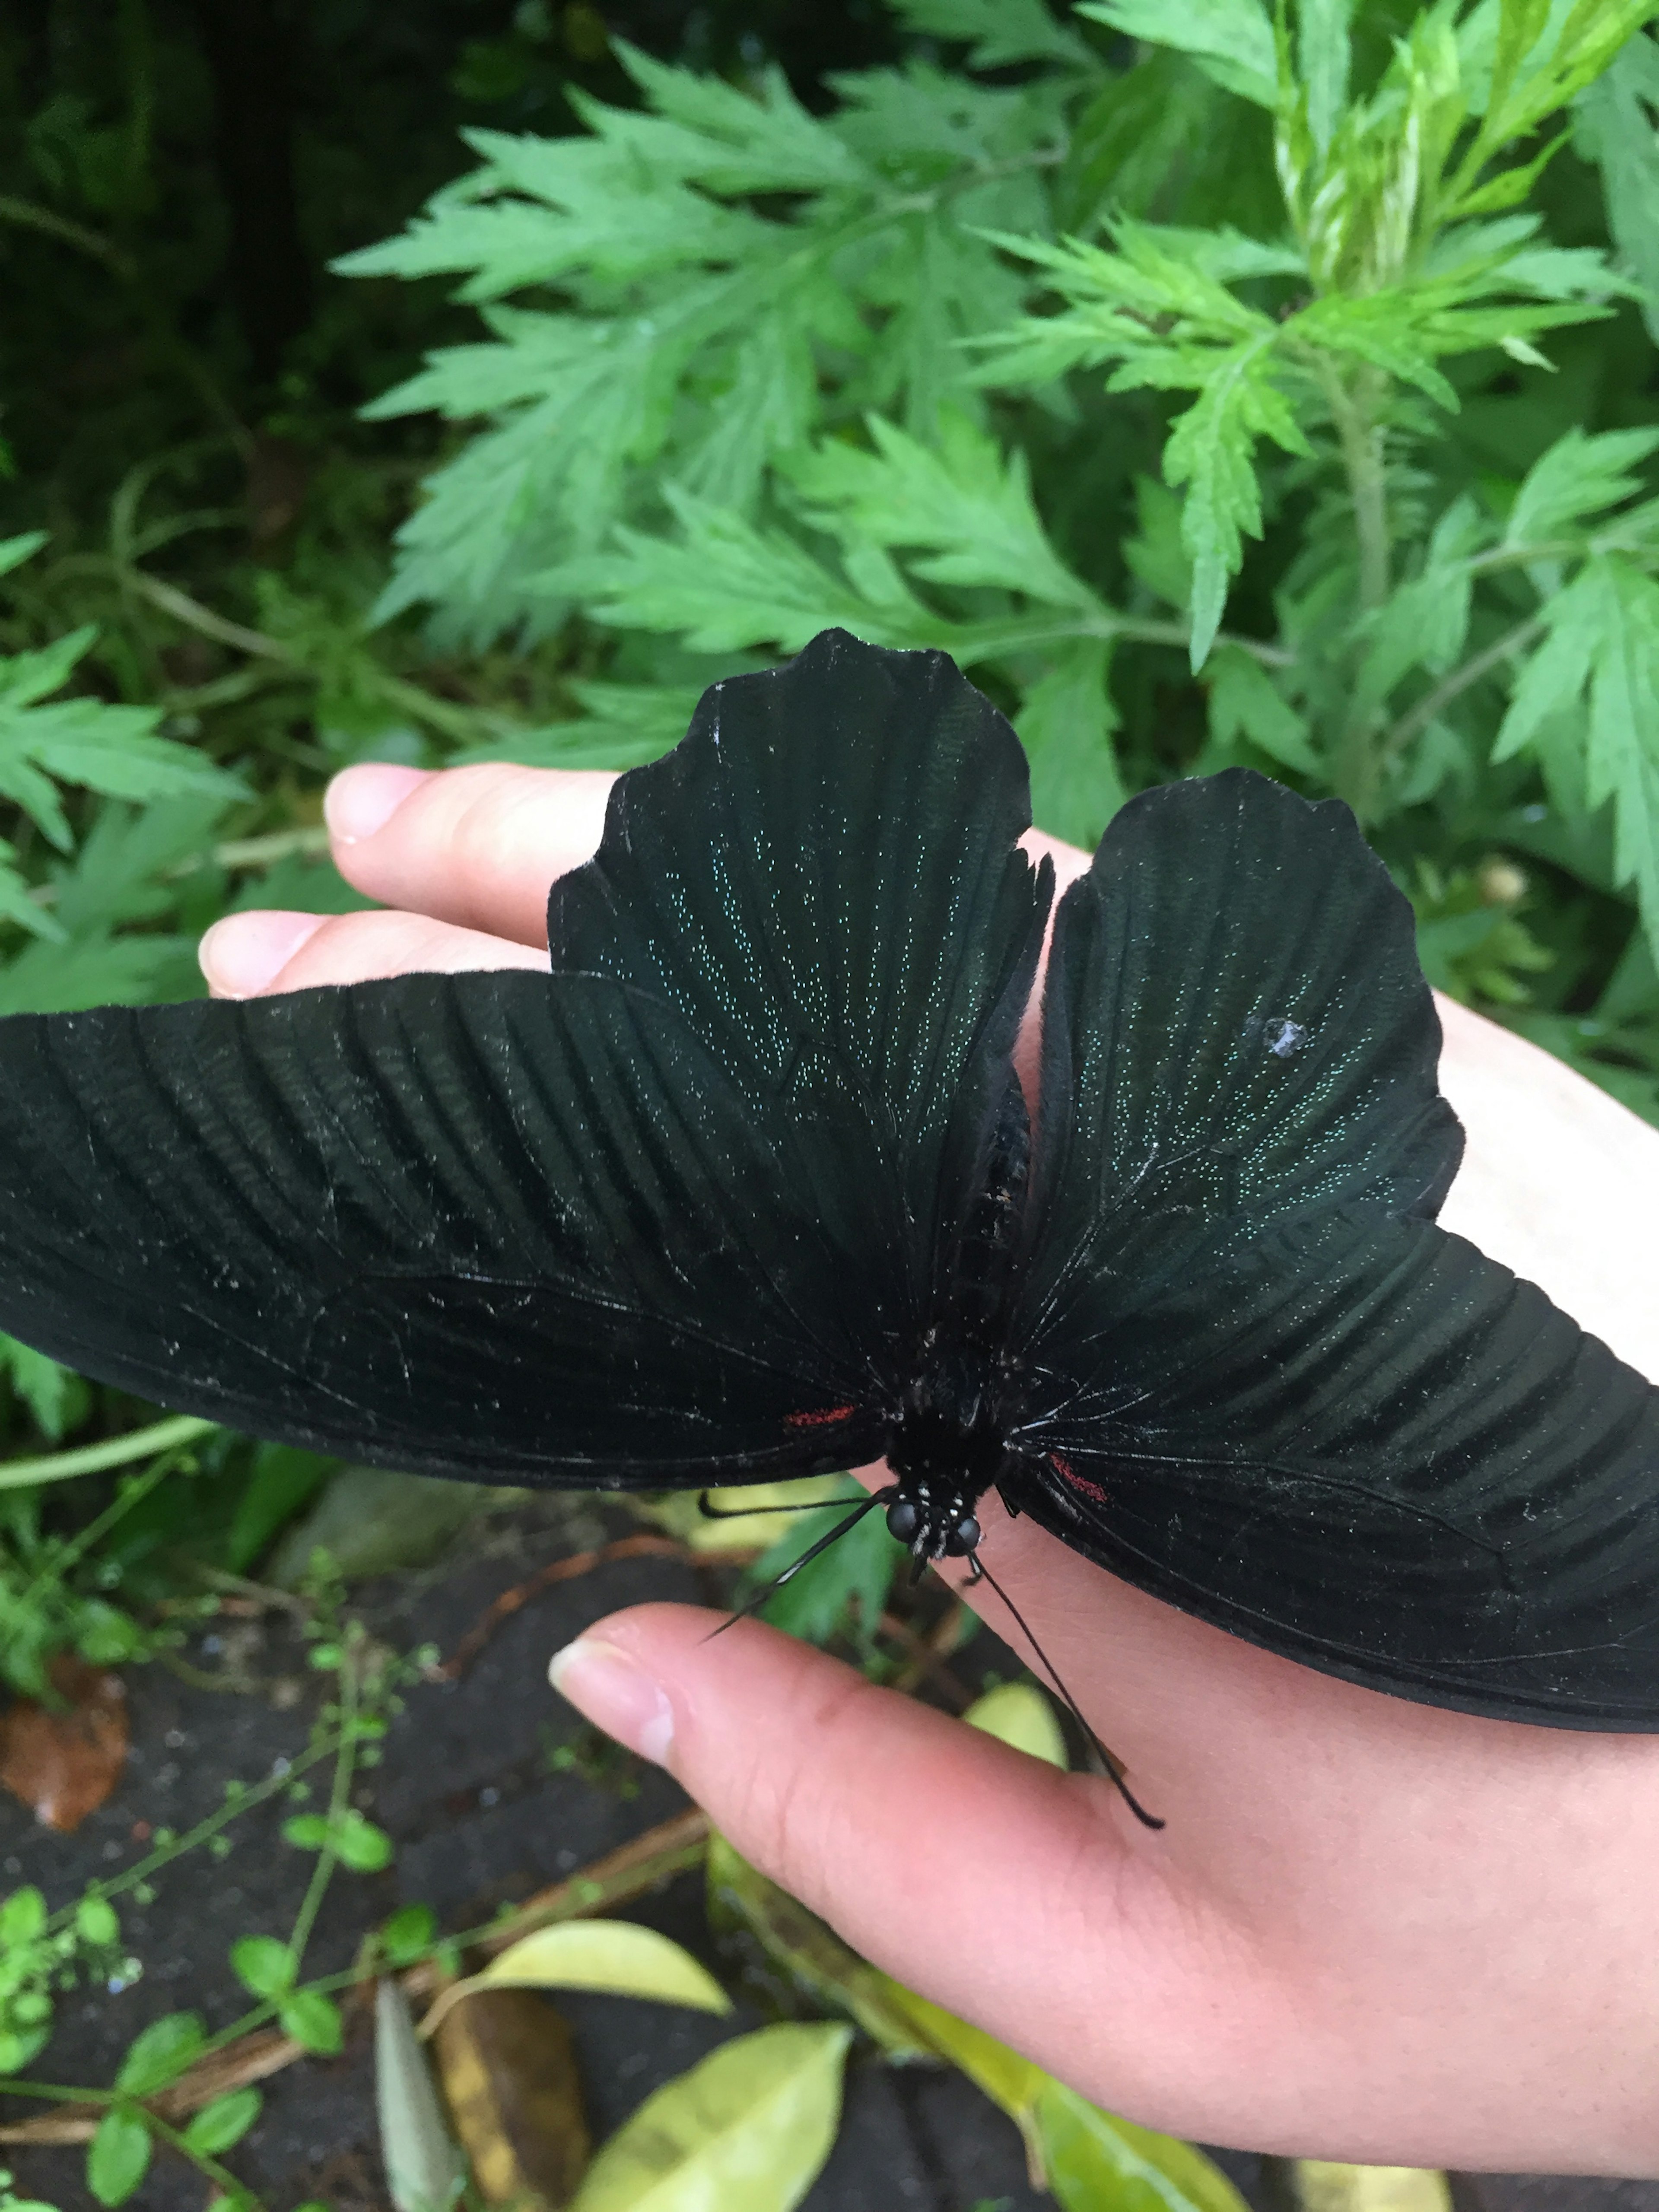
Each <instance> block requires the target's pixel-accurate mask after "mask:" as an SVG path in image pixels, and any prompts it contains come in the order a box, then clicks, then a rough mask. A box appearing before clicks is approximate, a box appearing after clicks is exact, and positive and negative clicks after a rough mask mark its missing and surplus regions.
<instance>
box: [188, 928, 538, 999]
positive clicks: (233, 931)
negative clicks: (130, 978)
mask: <svg viewBox="0 0 1659 2212" xmlns="http://www.w3.org/2000/svg"><path fill="white" fill-rule="evenodd" d="M197 959H198V960H199V961H200V963H201V968H202V973H203V974H204V975H205V976H206V977H207V980H208V986H209V988H210V990H211V992H212V994H213V995H214V997H215V998H216V999H253V998H258V997H261V996H263V995H264V994H266V993H269V992H275V991H299V990H303V989H305V988H307V987H308V986H310V985H313V984H318V983H367V982H369V981H373V980H374V978H375V977H376V976H380V975H410V974H413V973H415V972H416V971H422V972H424V973H426V974H428V975H431V974H438V975H460V974H462V973H463V972H464V971H465V970H466V969H476V968H542V969H544V968H545V967H546V966H547V955H546V953H545V952H538V951H535V950H534V949H533V948H532V946H530V945H519V944H515V943H512V942H510V941H509V940H508V939H506V938H501V937H486V936H485V935H484V934H483V932H482V931H481V930H476V929H457V928H455V927H453V924H451V923H449V922H443V921H428V919H427V918H426V916H425V915H418V914H329V915H324V914H286V913H278V912H276V911H275V910H262V911H258V912H254V913H249V914H231V915H226V916H225V918H224V920H223V921H216V922H215V924H214V925H213V927H212V928H211V929H210V930H209V931H208V933H207V934H206V936H205V937H204V938H203V939H202V942H201V945H200V946H199V948H198V949H197Z"/></svg>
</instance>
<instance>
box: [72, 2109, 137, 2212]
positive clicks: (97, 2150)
mask: <svg viewBox="0 0 1659 2212" xmlns="http://www.w3.org/2000/svg"><path fill="white" fill-rule="evenodd" d="M151 2148H152V2143H151V2138H150V2132H149V2129H148V2128H147V2127H146V2126H145V2125H144V2123H143V2120H141V2119H140V2118H139V2117H138V2115H137V2113H136V2112H127V2111H125V2110H124V2109H123V2107H122V2106H118V2105H117V2106H112V2107H111V2109H110V2110H109V2111H108V2112H106V2113H105V2115H104V2117H103V2118H102V2119H101V2120H100V2121H99V2123H98V2126H97V2130H96V2131H95V2132H94V2136H93V2138H92V2141H91V2142H90V2143H88V2146H87V2187H88V2189H89V2190H90V2191H92V2193H93V2195H94V2197H96V2198H97V2199H98V2202H99V2203H100V2204H111V2205H113V2204H125V2203H126V2201H127V2199H128V2197H131V2194H132V2192H133V2191H134V2190H135V2189H137V2186H138V2185H139V2183H140V2182H141V2181H142V2180H143V2178H144V2176H145V2174H146V2172H148V2171H149V2154H150V2151H151Z"/></svg>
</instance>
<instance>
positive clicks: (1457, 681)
mask: <svg viewBox="0 0 1659 2212" xmlns="http://www.w3.org/2000/svg"><path fill="white" fill-rule="evenodd" d="M1546 628H1547V617H1546V616H1544V615H1541V614H1537V615H1528V617H1527V619H1526V621H1525V622H1522V623H1516V625H1515V628H1514V629H1508V630H1505V631H1504V635H1503V636H1502V637H1500V638H1497V639H1494V641H1492V644H1491V645H1489V646H1486V647H1484V648H1483V649H1482V650H1481V651H1480V653H1474V654H1473V655H1471V657H1470V658H1469V659H1468V660H1466V661H1465V662H1464V663H1463V665H1462V667H1461V668H1454V669H1453V671H1451V674H1450V675H1449V676H1448V677H1446V678H1444V679H1443V681H1442V682H1441V683H1439V684H1436V685H1435V687H1434V689H1433V690H1432V691H1431V692H1429V693H1428V694H1427V695H1426V696H1425V697H1423V698H1421V699H1419V701H1418V702H1417V704H1416V706H1414V707H1413V708H1412V710H1411V712H1410V713H1409V714H1402V715H1401V718H1400V720H1398V721H1397V722H1396V723H1395V725H1394V726H1393V728H1392V729H1391V730H1389V732H1387V733H1386V735H1385V736H1384V737H1383V741H1382V743H1381V744H1380V745H1379V746H1378V748H1377V751H1378V754H1379V756H1380V757H1381V758H1383V759H1384V760H1388V759H1391V758H1392V757H1393V756H1394V755H1395V753H1397V752H1399V751H1400V750H1401V748H1402V747H1404V746H1406V745H1408V744H1410V743H1411V741H1412V739H1413V738H1414V737H1416V736H1417V735H1418V733H1419V732H1420V731H1423V730H1426V729H1427V728H1428V726H1429V724H1430V723H1431V721H1433V720H1434V718H1435V716H1436V715H1437V714H1439V713H1440V712H1441V711H1442V709H1443V708H1446V707H1449V706H1450V704H1451V702H1452V701H1453V700H1454V699H1455V698H1457V697H1458V696H1460V694H1462V692H1465V691H1467V690H1468V688H1469V686H1470V684H1478V683H1479V682H1480V678H1482V677H1483V676H1486V675H1489V674H1490V673H1491V672H1492V670H1493V669H1494V668H1497V667H1498V666H1499V665H1500V664H1501V663H1503V662H1504V661H1505V660H1508V659H1511V658H1512V657H1513V656H1514V655H1515V654H1516V653H1524V652H1525V651H1526V649H1527V647H1528V646H1529V645H1530V644H1531V643H1532V642H1533V640H1534V638H1537V637H1541V636H1542V635H1543V633H1544V631H1545V629H1546Z"/></svg>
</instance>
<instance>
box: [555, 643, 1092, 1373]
mask: <svg viewBox="0 0 1659 2212" xmlns="http://www.w3.org/2000/svg"><path fill="white" fill-rule="evenodd" d="M1029 825H1030V782H1029V777H1028V774H1027V769H1026V765H1025V757H1024V752H1023V751H1022V750H1021V749H1020V745H1019V742H1018V738H1016V737H1015V736H1014V733H1013V732H1012V729H1010V727H1009V726H1008V724H1007V723H1006V721H1005V720H1003V718H1002V716H1001V715H1000V714H998V713H997V712H996V710H995V709H994V708H993V707H992V706H991V704H990V702H988V701H987V699H985V698H984V697H983V696H981V693H979V692H978V691H976V690H975V689H974V687H973V686H972V685H971V684H969V683H968V682H967V681H966V679H965V678H963V676H962V675H961V673H960V672H959V671H958V670H957V668H956V667H955V666H954V665H953V664H952V663H951V661H950V660H949V659H947V658H946V657H945V654H943V653H892V652H883V651H879V650H878V649H876V648H873V647H869V646H866V645H861V644H860V643H859V641H857V640H856V639H854V638H851V637H849V636H848V635H847V634H846V633H845V632H844V631H840V630H830V631H826V632H825V633H824V634H823V635H822V636H820V637H818V638H817V639H815V640H814V641H813V642H812V643H811V645H810V646H809V647H807V648H806V650H805V652H804V653H801V654H800V655H799V658H798V659H795V660H793V661H791V662H789V663H788V664H787V665H786V666H784V667H782V668H779V669H775V670H774V671H771V672H770V673H769V674H767V675H763V676H755V677H744V678H738V679H736V680H734V681H732V682H731V683H727V684H716V685H714V688H713V690H710V691H709V692H708V694H707V696H705V698H704V700H703V702H702V705H701V706H700V707H699V708H698V709H697V714H696V720H694V721H693V723H692V726H691V729H690V732H689V734H688V735H687V737H686V738H685V741H684V744H681V745H679V746H678V747H677V748H676V750H674V751H673V752H672V753H671V754H669V755H668V756H667V757H666V758H665V759H664V760H662V761H659V762H657V763H653V765H652V766H651V767H649V768H645V769H636V770H635V772H634V773H633V774H632V775H628V776H625V777H624V778H623V780H622V781H621V782H620V783H619V784H618V785H617V788H616V792H615V794H614V796H613V798H612V801H611V811H610V816H609V819H608V821H607V823H606V827H605V841H604V843H603V844H602V846H601V847H600V849H599V855H598V857H597V858H596V859H595V860H594V861H593V862H592V864H591V865H590V866H587V867H585V868H581V869H578V870H577V871H576V872H574V874H572V875H570V876H568V877H567V878H564V879H563V880H562V881H561V882H560V883H558V884H556V885H555V886H554V889H553V894H552V897H551V899H550V903H549V911H548V939H549V945H550V950H551V953H552V959H553V965H554V968H555V969H556V970H560V969H586V970H592V971H595V972H598V973H601V974H605V975H616V976H618V977H620V978H622V979H623V981H628V982H630V983H633V984H635V985H637V986H638V987H641V989H644V990H647V991H650V992H653V993H654V994H659V995H660V996H662V997H663V998H665V999H666V1000H669V1001H670V1003H671V1004H672V1005H673V1006H676V1007H678V1009H679V1010H680V1012H681V1013H682V1014H683V1015H684V1018H685V1020H686V1021H687V1023H688V1024H690V1026H691V1027H692V1028H693V1029H694V1030H696V1033H697V1035H698V1036H700V1037H701V1038H702V1040H703V1042H705V1043H706V1044H707V1045H708V1048H709V1049H710V1051H712V1052H713V1053H714V1054H715V1055H716V1057H717V1058H718V1059H719V1060H720V1063H721V1065H722V1066H724V1067H725V1068H726V1071H727V1073H729V1074H730V1076H731V1078H732V1081H733V1082H734V1083H735V1084H736V1085H737V1086H738V1089H739V1090H740V1091H741V1092H742V1093H743V1095H744V1097H746V1098H748V1099H750V1101H751V1102H752V1103H753V1107H754V1109H755V1111H756V1112H757V1114H759V1115H763V1117H766V1118H767V1119H769V1120H770V1119H773V1118H781V1119H783V1120H786V1121H789V1122H791V1123H793V1125H795V1126H796V1127H798V1128H799V1129H800V1130H801V1132H802V1135H803V1153H804V1158H805V1165H806V1166H807V1168H808V1169H809V1170H810V1172H811V1175H812V1176H813V1178H814V1189H815V1194H816V1198H817V1205H818V1206H819V1209H820V1211H821V1212H822V1214H823V1217H824V1218H825V1219H826V1220H828V1221H829V1222H832V1223H834V1224H836V1225H837V1230H838V1234H839V1236H840V1238H841V1241H842V1243H844V1244H846V1245H847V1246H848V1247H851V1246H852V1245H853V1244H854V1243H858V1242H860V1241H862V1242H863V1243H864V1245H865V1249H866V1256H867V1258H868V1261H869V1262H870V1265H869V1266H868V1267H867V1268H866V1269H865V1270H863V1271H861V1272H860V1273H856V1274H849V1275H848V1277H847V1279H846V1280H845V1283H844V1291H845V1295H846V1298H847V1302H848V1310H849V1312H850V1311H856V1312H857V1313H858V1314H859V1315H860V1325H861V1327H862V1328H864V1330H865V1331H866V1334H869V1335H870V1336H871V1337H872V1339H874V1340H880V1341H881V1342H882V1343H883V1344H884V1346H890V1347H891V1349H892V1352H893V1355H894V1357H896V1358H899V1359H901V1360H902V1358H906V1357H908V1353H909V1351H910V1348H911V1346H913V1345H914V1343H915V1340H917V1339H918V1338H919V1337H920V1335H921V1334H922V1333H923V1332H924V1331H925V1329H926V1328H927V1325H928V1323H929V1321H930V1318H931V1316H932V1312H933V1308H934V1306H935V1304H936V1301H937V1299H938V1298H939V1296H940V1295H942V1294H943V1293H944V1291H945V1286H946V1285H947V1284H948V1280H949V1278H950V1276H951V1271H952V1268H953V1265H954V1255H955V1253H956V1250H957V1245H958V1243H959V1240H960V1238H961V1236H962V1233H963V1228H964V1225H965V1224H966V1222H967V1220H968V1218H969V1214H970V1213H971V1212H972V1209H973V1206H974V1203H975V1197H976V1195H977V1193H978V1190H979V1188H980V1187H981V1183H982V1181H983V1178H984V1175H985V1172H986V1167H987V1155H988V1152H989V1149H990V1146H991V1142H992V1136H993V1132H994V1126H995V1123H996V1119H997V1115H998V1111H999V1109H1000V1107H1001V1105H1002V1103H1003V1098H1004V1093H1005V1091H1006V1082H1007V1072H1008V1062H1009V1055H1010V1054H1011V1053H1012V1047H1013V1041H1014V1036H1015V1033H1016V1031H1017V1030H1018V1024H1019V1019H1020V1016H1021V1014H1022V1012H1024V1005H1025V1000H1026V998H1027V995H1028V994H1029V991H1030V979H1031V975H1032V972H1033V969H1034V967H1035V964H1036V955H1037V951H1038V948H1039V945H1040V942H1041V932H1042V922H1043V920H1044V917H1045V914H1046V908H1047V903H1048V878H1047V877H1046V875H1045V876H1044V877H1043V878H1037V877H1036V876H1034V874H1033V872H1032V870H1031V868H1030V866H1029V865H1028V863H1027V862H1026V860H1024V856H1023V855H1022V854H1020V853H1019V852H1018V849H1017V848H1016V840H1017V839H1018V837H1019V836H1021V834H1022V833H1023V832H1024V830H1025V829H1027V828H1028V827H1029ZM854 1110H856V1111H859V1112H861V1113H862V1114H863V1115H865V1116H866V1118H867V1120H868V1122H869V1125H870V1127H871V1130H872V1134H873V1136H874V1137H875V1139H877V1140H878V1143H879V1146H880V1148H881V1151H882V1153H883V1158H884V1168H885V1171H886V1177H887V1180H886V1181H884V1182H882V1183H880V1184H878V1185H877V1186H875V1187H873V1188H872V1186H871V1185H870V1183H869V1182H868V1181H867V1179H866V1175H865V1171H864V1163H863V1161H862V1160H861V1159H859V1158H854V1157H851V1156H848V1155H845V1154H844V1153H843V1152H842V1151H841V1150H840V1149H839V1148H838V1146H837V1145H836V1142H835V1141H834V1131H835V1129H836V1127H838V1126H839V1122H840V1118H841V1117H842V1115H845V1114H847V1113H848V1112H850V1111H854ZM815 1128H816V1129H817V1130H818V1131H819V1134H818V1135H814V1133H813V1132H814V1130H815ZM860 1223H862V1224H864V1225H865V1229H864V1231H863V1235H862V1239H860V1231H859V1229H858V1227H857V1225H859V1224H860Z"/></svg>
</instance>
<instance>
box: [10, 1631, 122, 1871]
mask: <svg viewBox="0 0 1659 2212" xmlns="http://www.w3.org/2000/svg"><path fill="white" fill-rule="evenodd" d="M52 1687H53V1689H54V1690H56V1691H57V1692H58V1696H59V1697H60V1698H63V1699H65V1700H66V1701H67V1702H66V1704H65V1705H64V1707H63V1708H62V1709H60V1710H58V1711H54V1710H53V1709H52V1707H51V1706H49V1705H40V1704H39V1703H37V1701H36V1700H35V1699H33V1698H19V1699H17V1700H16V1701H15V1704H14V1705H12V1706H11V1707H10V1709H9V1711H7V1712H5V1713H3V1714H0V1783H3V1784H5V1786H6V1788H7V1789H8V1790H10V1792H11V1794H12V1796H14V1797H21V1800H22V1801H23V1802H24V1804H26V1805H27V1806H28V1807H29V1808H31V1810H32V1811H33V1814H34V1816H35V1818H36V1819H37V1820H40V1821H43V1822H44V1823H45V1825H46V1826H47V1827H49V1828H56V1829H58V1831H59V1832H61V1833H63V1834H64V1835H67V1834H68V1832H70V1829H71V1828H78V1827H79V1826H80V1825H81V1823H82V1820H85V1819H86V1817H87V1815H88V1813H93V1812H96V1810H97V1809H98V1808H99V1806H100V1805H101V1804H102V1803H103V1802H104V1800H105V1799H106V1797H107V1796H109V1794H110V1792H111V1790H113V1789H114V1787H115V1785H116V1784H117V1783H118V1781H119V1780H120V1778H121V1770H122V1768H123V1767H124V1766H125V1765H126V1759H127V1693H126V1686H125V1683H124V1682H123V1681H122V1680H121V1678H120V1676H119V1675H118V1674H114V1673H112V1671H111V1670H110V1669H109V1668H105V1667H89V1666H88V1664H87V1662H86V1661H85V1660H84V1659H76V1658H75V1657H73V1656H71V1655H70V1653H68V1652H60V1653H59V1654H58V1657H57V1658H56V1659H54V1660H53V1661H52Z"/></svg>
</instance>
